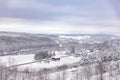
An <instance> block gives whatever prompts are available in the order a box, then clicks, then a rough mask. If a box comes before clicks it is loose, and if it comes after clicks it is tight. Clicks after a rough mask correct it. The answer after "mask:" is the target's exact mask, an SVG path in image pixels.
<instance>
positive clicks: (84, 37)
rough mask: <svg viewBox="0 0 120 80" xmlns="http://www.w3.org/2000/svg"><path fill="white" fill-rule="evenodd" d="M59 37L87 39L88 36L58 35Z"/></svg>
mask: <svg viewBox="0 0 120 80" xmlns="http://www.w3.org/2000/svg"><path fill="white" fill-rule="evenodd" d="M59 38H65V39H66V38H67V39H70V38H71V39H76V40H81V39H87V38H90V36H59Z"/></svg>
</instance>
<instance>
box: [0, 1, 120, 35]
mask: <svg viewBox="0 0 120 80" xmlns="http://www.w3.org/2000/svg"><path fill="white" fill-rule="evenodd" d="M119 3H120V0H0V31H12V32H28V33H47V34H49V33H61V34H63V33H65V34H66V33H74V34H81V33H90V34H93V33H113V34H118V33H120V4H119Z"/></svg>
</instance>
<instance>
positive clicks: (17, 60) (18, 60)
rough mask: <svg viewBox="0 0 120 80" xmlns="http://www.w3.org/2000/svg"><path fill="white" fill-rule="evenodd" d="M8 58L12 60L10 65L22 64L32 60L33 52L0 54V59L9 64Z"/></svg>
mask: <svg viewBox="0 0 120 80" xmlns="http://www.w3.org/2000/svg"><path fill="white" fill-rule="evenodd" d="M9 60H13V64H12V65H16V64H22V63H27V62H32V61H33V60H34V54H30V55H9V56H0V61H1V62H2V63H5V64H6V65H8V64H9Z"/></svg>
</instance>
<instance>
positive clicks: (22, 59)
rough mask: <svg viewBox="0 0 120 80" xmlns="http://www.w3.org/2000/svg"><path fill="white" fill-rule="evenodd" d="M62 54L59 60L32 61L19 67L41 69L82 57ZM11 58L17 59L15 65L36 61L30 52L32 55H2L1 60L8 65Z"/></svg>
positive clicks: (74, 60) (76, 60) (69, 62)
mask: <svg viewBox="0 0 120 80" xmlns="http://www.w3.org/2000/svg"><path fill="white" fill-rule="evenodd" d="M59 56H60V55H59ZM61 56H62V58H61V59H60V60H58V61H52V60H50V62H49V63H45V62H43V61H42V62H41V63H40V62H36V63H32V64H27V65H22V66H19V69H20V70H24V69H25V68H31V69H36V70H39V69H41V68H54V67H57V66H62V65H65V64H68V65H69V64H72V63H75V62H78V61H79V60H80V59H81V58H80V57H74V56H65V57H63V55H61ZM9 59H14V60H15V63H14V64H13V65H16V64H23V63H28V62H32V61H34V55H33V54H30V55H16V56H1V57H0V60H1V61H2V62H3V63H6V64H7V65H8V64H9Z"/></svg>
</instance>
